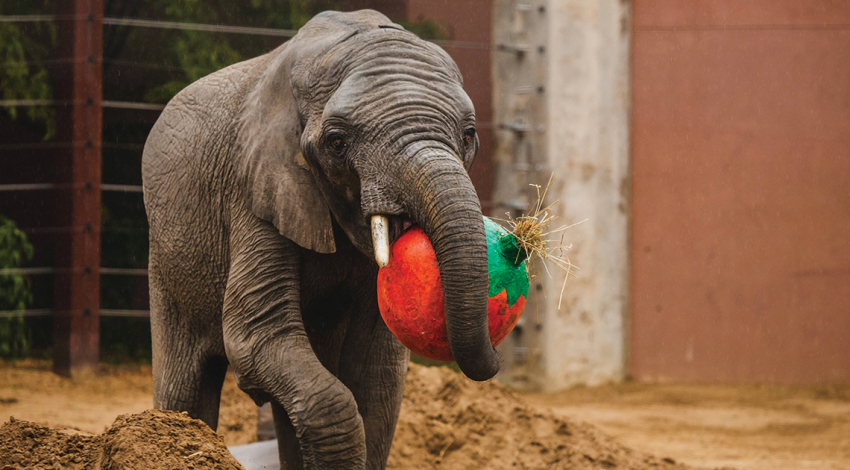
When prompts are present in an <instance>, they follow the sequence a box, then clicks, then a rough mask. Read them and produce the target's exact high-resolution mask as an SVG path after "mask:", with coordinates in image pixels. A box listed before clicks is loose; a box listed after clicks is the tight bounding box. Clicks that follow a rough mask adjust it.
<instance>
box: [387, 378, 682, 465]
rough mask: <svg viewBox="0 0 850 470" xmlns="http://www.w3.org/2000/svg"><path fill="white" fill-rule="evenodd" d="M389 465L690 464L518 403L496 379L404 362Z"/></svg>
mask: <svg viewBox="0 0 850 470" xmlns="http://www.w3.org/2000/svg"><path fill="white" fill-rule="evenodd" d="M388 468H390V469H398V470H401V469H404V470H432V469H434V470H436V469H440V470H455V469H468V468H486V469H489V470H507V469H551V470H558V469H570V470H584V469H605V470H611V469H616V470H626V469H628V470H638V469H653V470H655V469H666V470H673V469H679V470H682V469H689V468H690V467H688V466H685V465H682V464H677V463H676V462H674V461H673V460H672V459H669V458H664V459H661V458H656V457H652V456H649V455H645V454H641V453H639V452H635V451H632V450H631V449H628V448H626V447H624V446H623V445H621V444H618V443H617V442H615V441H614V439H612V438H611V437H609V436H607V435H605V434H604V433H602V432H600V431H599V430H597V429H596V428H594V427H592V426H590V425H587V424H583V423H577V422H573V421H570V420H566V419H562V418H558V417H555V416H553V415H552V414H551V413H549V412H544V411H542V410H540V409H537V408H533V407H531V406H529V405H527V404H526V403H524V402H523V401H522V400H521V399H520V398H519V397H518V396H516V395H515V394H514V393H512V392H511V391H510V390H508V389H506V388H504V387H502V386H500V385H498V384H497V383H478V382H473V381H471V380H469V379H467V378H465V377H463V376H462V375H460V374H458V373H455V372H452V371H451V370H449V369H446V368H444V367H422V366H418V365H415V364H411V365H410V370H409V371H408V374H407V384H406V386H405V392H404V402H403V404H402V409H401V416H400V418H399V423H398V427H397V428H396V433H395V439H394V440H393V447H392V451H391V453H390V460H389V462H388Z"/></svg>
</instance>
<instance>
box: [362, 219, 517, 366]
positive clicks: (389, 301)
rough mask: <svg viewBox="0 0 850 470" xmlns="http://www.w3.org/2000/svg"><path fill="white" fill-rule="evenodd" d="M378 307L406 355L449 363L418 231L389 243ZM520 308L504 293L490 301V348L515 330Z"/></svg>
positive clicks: (439, 306) (436, 277) (429, 255)
mask: <svg viewBox="0 0 850 470" xmlns="http://www.w3.org/2000/svg"><path fill="white" fill-rule="evenodd" d="M491 282H492V281H491ZM378 307H379V308H380V311H381V316H382V317H383V318H384V322H385V323H386V325H387V327H388V328H389V329H390V331H391V332H392V333H393V334H394V335H395V336H396V337H397V338H398V339H399V341H401V343H402V344H404V345H405V346H406V347H407V348H408V349H410V350H411V351H413V352H415V353H416V354H419V355H421V356H424V357H427V358H430V359H436V360H440V361H453V360H454V356H453V355H452V351H451V348H450V347H449V340H448V336H447V333H446V312H445V304H444V301H443V286H442V284H441V280H440V270H439V266H438V264H437V256H436V254H435V253H434V248H433V247H432V246H431V241H430V240H429V239H428V236H427V235H425V232H424V231H423V230H422V229H421V228H420V227H413V228H411V229H409V230H408V231H406V232H405V233H404V234H402V236H401V237H399V239H398V240H396V242H395V243H393V245H392V247H391V254H390V262H389V264H388V265H387V266H386V267H385V268H383V269H381V270H380V271H379V272H378ZM524 307H525V296H524V295H520V296H519V298H518V299H517V301H516V302H515V303H514V304H513V305H508V296H507V291H505V290H502V291H501V292H499V293H498V294H496V295H494V296H492V297H490V299H489V301H488V317H489V318H488V323H489V330H490V342H491V343H492V344H493V346H496V345H498V344H499V343H501V342H502V340H504V339H505V337H507V335H508V333H510V331H511V330H512V329H513V328H514V326H516V323H517V321H519V317H520V315H521V314H522V310H523V308H524Z"/></svg>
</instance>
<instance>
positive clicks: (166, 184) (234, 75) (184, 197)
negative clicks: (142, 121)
mask: <svg viewBox="0 0 850 470" xmlns="http://www.w3.org/2000/svg"><path fill="white" fill-rule="evenodd" d="M263 60H265V59H264V57H259V58H257V59H252V60H249V61H245V62H240V63H238V64H235V65H232V66H230V67H228V68H225V69H222V70H219V71H218V72H215V73H213V74H211V75H208V76H206V77H204V78H202V79H200V80H198V81H196V82H195V83H193V84H191V85H189V86H188V87H186V88H185V89H184V90H183V91H181V92H180V93H178V94H177V95H176V96H175V97H174V98H173V99H172V100H171V101H170V102H169V103H168V105H167V106H166V107H165V109H164V110H163V112H162V114H161V115H160V117H159V119H158V120H157V122H156V124H154V126H153V128H152V129H151V132H150V134H149V136H148V139H147V141H146V143H145V149H144V153H143V156H142V184H143V188H144V199H145V209H146V211H147V215H148V224H149V227H150V269H149V272H150V276H151V282H152V283H155V284H158V285H161V286H162V288H163V290H164V291H170V292H179V296H176V298H175V299H173V301H174V302H177V303H184V302H185V303H186V304H187V306H193V308H194V307H195V306H198V305H205V306H206V307H205V309H207V308H210V307H212V306H215V305H218V304H220V302H221V299H220V298H219V297H221V296H223V289H224V282H225V281H226V275H227V265H228V262H229V261H228V259H229V254H228V251H227V245H228V244H227V240H228V237H229V234H228V227H229V221H228V218H229V215H228V212H229V206H230V204H229V199H230V198H231V197H232V194H230V193H231V192H232V190H233V188H234V186H235V185H234V184H233V183H234V182H233V175H232V171H231V169H230V163H229V159H230V152H232V151H233V146H234V143H235V133H234V129H235V126H236V121H237V118H238V115H239V112H240V110H241V106H240V103H241V100H242V99H243V97H244V95H245V93H246V92H247V90H248V89H249V88H250V86H251V81H252V80H254V79H255V76H256V75H257V74H258V73H259V72H260V70H258V69H260V68H262V67H261V66H262V61H263ZM154 277H155V278H156V279H154ZM196 297H197V298H196ZM219 312H220V309H219Z"/></svg>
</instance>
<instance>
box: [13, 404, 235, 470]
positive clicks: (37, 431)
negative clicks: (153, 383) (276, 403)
mask: <svg viewBox="0 0 850 470" xmlns="http://www.w3.org/2000/svg"><path fill="white" fill-rule="evenodd" d="M0 463H2V464H3V470H17V469H44V470H47V469H72V470H77V469H79V470H83V469H85V470H149V469H163V470H165V469H168V470H189V469H196V468H197V469H210V470H241V469H242V466H241V465H239V463H238V462H237V461H236V460H235V459H234V458H233V456H232V455H230V452H229V451H228V450H227V447H225V445H224V441H222V440H221V437H220V436H218V435H216V433H215V432H213V431H212V430H211V429H210V428H209V426H207V425H206V424H204V423H203V422H201V421H198V420H196V419H192V418H190V417H189V416H188V415H187V414H185V413H177V412H174V411H160V410H149V411H145V412H143V413H140V414H134V415H121V416H119V417H118V419H116V420H115V423H113V425H112V427H111V428H109V430H108V431H107V432H105V433H104V434H101V435H100V436H93V435H87V434H84V433H80V432H76V431H73V430H72V431H69V430H55V429H50V428H47V427H45V426H40V425H38V424H36V423H31V422H29V421H21V420H16V419H11V420H10V421H9V422H8V423H6V424H4V425H3V426H2V427H0Z"/></svg>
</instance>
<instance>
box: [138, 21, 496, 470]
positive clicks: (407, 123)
mask: <svg viewBox="0 0 850 470" xmlns="http://www.w3.org/2000/svg"><path fill="white" fill-rule="evenodd" d="M461 85H462V82H461V76H460V73H459V71H458V69H457V66H456V65H455V64H454V62H453V61H452V60H451V59H450V58H449V56H448V55H447V54H446V53H445V52H444V51H443V50H441V49H440V48H439V47H437V46H435V45H433V44H430V43H428V42H425V41H422V40H420V39H418V38H417V37H416V36H414V35H413V34H411V33H408V32H406V31H404V30H403V29H402V28H401V27H399V26H398V25H395V24H392V23H391V22H390V21H389V20H388V19H387V18H386V17H384V16H383V15H381V14H379V13H376V12H374V11H360V12H355V13H323V14H321V15H318V16H316V17H315V18H314V19H313V20H312V21H310V22H309V23H308V24H307V25H306V26H304V27H303V28H302V29H301V30H300V31H299V33H298V35H297V36H295V37H294V38H293V39H292V40H291V41H289V42H287V43H286V44H284V45H283V46H281V47H279V48H277V49H276V50H274V51H272V52H271V53H269V54H266V55H264V56H262V57H258V58H255V59H252V60H249V61H246V62H242V63H239V64H236V65H233V66H231V67H228V68H226V69H224V70H221V71H219V72H216V73H214V74H212V75H210V76H208V77H206V78H203V79H201V80H199V81H197V82H195V83H194V84H192V85H190V86H189V87H187V88H186V89H185V90H183V91H182V92H181V93H180V94H178V95H177V96H176V97H175V98H174V99H173V100H172V101H171V103H169V105H168V106H167V107H166V109H165V111H163V113H162V115H161V117H160V118H159V120H158V121H157V123H156V125H155V126H154V128H153V130H152V131H151V134H150V136H149V138H148V141H147V144H146V145H145V151H144V158H143V161H142V167H143V168H142V171H143V178H144V190H145V206H146V207H147V213H148V219H149V222H150V268H149V272H150V283H151V287H150V288H151V328H152V333H153V367H154V369H153V374H154V405H155V406H156V407H157V408H163V409H172V410H182V411H188V412H189V414H190V415H191V416H193V417H196V418H199V419H202V420H203V421H205V422H206V423H207V424H209V425H210V426H211V427H212V428H213V429H215V428H216V425H217V421H218V408H219V399H220V392H221V386H222V382H223V380H224V375H225V370H226V367H227V365H228V364H230V366H231V367H232V368H233V371H234V372H235V375H236V378H237V382H238V384H239V387H240V388H241V389H242V390H244V391H246V392H247V393H249V394H250V395H251V397H252V398H254V400H255V401H256V402H257V403H263V402H267V401H271V402H272V407H273V411H274V418H275V428H276V431H277V434H278V437H279V438H280V454H281V461H282V466H283V467H284V468H302V467H303V468H308V469H318V468H334V469H343V468H345V469H349V468H350V469H360V468H384V466H385V465H386V460H387V455H388V453H389V448H390V444H391V442H392V435H393V432H394V429H395V425H396V421H397V419H398V412H399V406H400V403H401V397H402V389H403V385H404V378H405V372H406V369H407V361H408V358H409V356H408V352H407V350H406V349H405V348H404V347H403V346H402V345H401V344H400V343H399V342H398V340H397V339H396V338H395V337H393V336H392V334H391V333H390V332H389V330H387V328H386V326H385V325H384V323H383V321H382V320H381V317H380V314H379V312H378V307H377V300H376V275H377V270H378V267H377V265H376V263H375V261H374V258H373V247H372V241H371V232H370V225H369V220H370V217H371V216H372V215H375V214H383V215H387V216H390V221H391V226H392V228H391V233H390V239H391V240H390V241H392V240H394V239H395V238H396V237H397V236H398V235H399V234H400V231H401V226H402V222H403V221H404V220H405V219H406V218H409V219H412V220H413V221H415V222H416V223H418V224H419V225H420V226H421V227H422V228H423V229H424V230H425V232H426V233H427V234H428V236H429V237H430V238H431V241H432V243H433V245H434V248H435V251H436V253H437V259H438V262H439V265H440V273H441V275H442V281H443V288H444V292H445V301H446V302H445V304H446V320H447V323H448V333H449V342H450V345H451V348H452V351H453V353H454V356H455V358H456V359H457V362H458V364H459V365H460V368H461V369H462V370H463V372H464V373H465V374H466V375H467V376H469V377H471V378H473V379H476V380H485V379H489V378H490V377H492V376H493V375H494V374H495V373H496V372H497V370H498V367H499V366H498V361H497V357H496V355H495V351H494V349H493V347H492V346H491V345H490V341H489V337H488V333H487V286H488V277H487V252H486V241H485V238H484V226H483V222H482V217H481V208H480V204H479V201H478V197H477V195H476V193H475V190H474V189H473V187H472V183H471V182H470V179H469V177H468V175H467V171H468V169H469V166H470V165H471V164H472V160H473V158H474V156H475V153H476V151H477V146H478V140H477V137H475V134H474V126H475V114H474V110H473V106H472V102H471V101H470V99H469V98H468V97H467V95H466V94H465V93H464V91H463V89H462V88H461Z"/></svg>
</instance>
